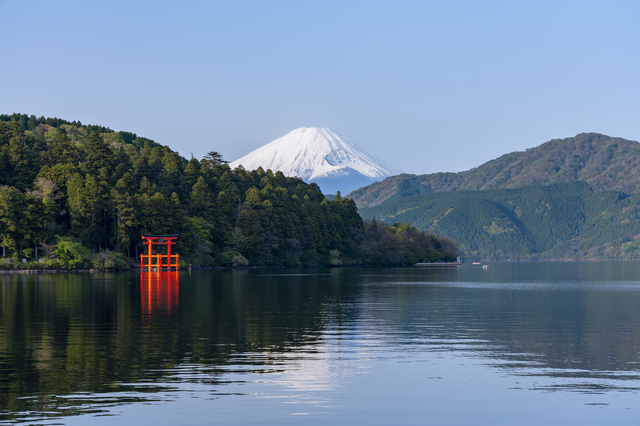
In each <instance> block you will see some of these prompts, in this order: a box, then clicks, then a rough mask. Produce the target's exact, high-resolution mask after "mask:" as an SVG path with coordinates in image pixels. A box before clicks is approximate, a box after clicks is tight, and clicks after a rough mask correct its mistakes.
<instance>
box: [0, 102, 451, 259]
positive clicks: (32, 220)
mask: <svg viewBox="0 0 640 426" xmlns="http://www.w3.org/2000/svg"><path fill="white" fill-rule="evenodd" d="M145 233H150V234H174V233H177V234H180V237H179V239H178V245H177V251H178V252H179V253H180V255H181V263H182V264H183V265H185V264H188V263H192V264H193V265H194V266H216V265H223V266H246V265H256V266H260V265H284V266H297V265H329V264H331V265H340V264H387V265H390V264H403V263H412V262H417V261H423V260H424V261H435V260H453V259H455V256H456V255H457V248H456V247H455V246H454V245H453V244H452V243H451V242H450V241H449V240H447V239H445V238H438V237H436V236H434V235H430V234H425V233H422V232H419V231H418V230H417V229H416V228H414V227H411V226H408V225H400V224H397V225H394V226H391V225H387V224H377V223H363V221H362V218H361V217H360V216H359V215H358V212H357V209H356V205H355V203H354V202H353V201H352V200H350V199H345V198H342V197H340V196H339V195H338V196H336V197H335V198H334V199H333V200H331V201H329V200H328V199H326V198H325V197H324V195H323V194H322V193H321V192H320V190H319V188H318V186H317V185H315V184H306V183H305V182H303V181H302V180H300V179H297V178H288V177H286V176H284V175H283V174H282V173H279V172H278V173H272V172H271V171H269V170H267V171H264V170H262V169H258V170H254V171H247V170H244V169H243V168H242V167H238V168H236V169H234V170H232V169H231V168H230V167H229V165H228V164H227V162H226V161H224V160H223V159H222V156H221V155H220V154H218V153H217V152H215V151H211V152H210V153H209V154H208V155H206V156H205V157H204V158H203V159H201V160H197V159H195V158H191V159H189V160H187V159H185V158H183V157H181V156H180V155H178V153H176V152H174V151H172V150H171V149H170V148H169V147H167V146H162V145H159V144H157V143H155V142H153V141H151V140H149V139H146V138H141V137H138V136H137V135H136V134H134V133H128V132H114V131H112V130H111V129H108V128H106V127H102V126H86V125H83V124H82V123H79V122H68V121H65V120H61V119H57V118H53V119H51V118H44V117H41V118H36V117H34V116H27V115H21V114H13V115H2V116H0V246H1V247H2V248H1V250H2V255H3V256H5V255H6V257H7V258H6V259H5V260H10V262H9V263H8V264H7V263H6V262H2V263H1V264H0V267H15V266H16V264H19V263H18V260H19V259H20V258H27V259H34V258H37V257H43V258H44V260H45V262H43V263H44V265H42V264H41V265H38V263H37V262H36V264H35V266H45V267H52V268H55V267H70V268H73V267H76V268H86V267H94V268H96V267H97V268H104V267H126V266H128V264H130V263H131V262H136V261H137V260H136V259H137V258H138V254H139V253H140V252H141V250H142V240H141V239H140V235H141V234H145ZM38 252H39V253H38ZM11 259H12V260H11ZM11 262H13V263H11ZM11 265H13V266H11Z"/></svg>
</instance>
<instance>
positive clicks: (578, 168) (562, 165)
mask: <svg viewBox="0 0 640 426" xmlns="http://www.w3.org/2000/svg"><path fill="white" fill-rule="evenodd" d="M574 181H584V182H586V183H587V184H588V185H589V187H590V188H591V189H593V190H594V191H602V190H614V191H620V192H622V193H624V194H637V193H640V143H638V142H634V141H629V140H626V139H622V138H614V137H610V136H605V135H601V134H598V133H581V134H579V135H577V136H575V137H572V138H565V139H552V140H550V141H548V142H546V143H543V144H542V145H540V146H537V147H535V148H530V149H528V150H526V151H524V152H512V153H510V154H506V155H503V156H502V157H499V158H496V159H495V160H491V161H488V162H486V163H484V164H482V165H481V166H478V167H476V168H473V169H471V170H467V171H464V172H459V173H432V174H425V175H410V174H403V175H399V176H393V177H390V178H387V179H385V180H384V181H382V182H378V183H374V184H372V185H369V186H367V187H364V188H360V189H358V190H356V191H353V192H352V193H350V194H349V195H348V197H350V198H353V199H354V200H355V202H356V204H357V205H358V207H361V208H362V207H374V206H378V205H380V204H382V203H383V202H385V201H387V200H394V199H401V198H404V197H408V196H411V195H416V194H423V193H429V192H446V191H455V190H461V189H469V190H484V189H498V188H520V187H524V186H527V185H532V184H543V185H550V184H555V183H562V182H574Z"/></svg>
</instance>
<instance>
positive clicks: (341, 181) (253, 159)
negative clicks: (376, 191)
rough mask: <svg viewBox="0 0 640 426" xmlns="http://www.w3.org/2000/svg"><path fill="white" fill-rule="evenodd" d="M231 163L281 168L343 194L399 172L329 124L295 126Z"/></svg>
mask: <svg viewBox="0 0 640 426" xmlns="http://www.w3.org/2000/svg"><path fill="white" fill-rule="evenodd" d="M230 165H231V168H236V167H237V166H239V165H242V166H243V167H244V168H245V169H247V170H255V169H257V168H258V167H262V168H263V169H264V170H268V169H270V170H271V171H273V172H276V171H281V172H282V173H284V175H285V176H297V177H300V178H302V179H303V180H305V181H306V182H315V183H317V184H318V185H319V186H320V188H321V189H322V191H323V192H324V193H325V194H335V193H336V191H341V192H342V193H343V194H345V193H347V192H350V191H353V190H354V189H357V188H360V187H362V186H365V185H369V184H371V183H373V182H377V181H380V180H382V179H384V178H386V177H389V176H393V175H396V174H399V173H402V171H401V170H399V169H397V168H395V167H393V166H392V165H390V164H388V163H386V162H385V161H382V160H380V159H378V158H376V157H375V156H373V155H371V154H369V153H368V152H366V151H365V150H363V149H362V148H360V147H358V146H357V145H355V144H354V143H352V142H350V141H349V140H348V139H346V138H344V137H342V136H340V135H338V134H336V133H335V132H333V131H332V130H330V129H329V128H324V129H321V128H316V127H302V128H299V129H295V130H293V131H291V132H289V133H287V134H286V135H284V136H283V137H281V138H278V139H276V140H275V141H273V142H271V143H268V144H267V145H264V146H262V147H260V148H258V149H256V150H255V151H252V152H250V153H249V154H247V155H245V156H244V157H242V158H240V159H238V160H236V161H233V162H232V163H231V164H230Z"/></svg>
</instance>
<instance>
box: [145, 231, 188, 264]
mask: <svg viewBox="0 0 640 426" xmlns="http://www.w3.org/2000/svg"><path fill="white" fill-rule="evenodd" d="M177 238H178V234H170V235H142V239H143V240H145V242H144V243H145V244H146V245H147V247H148V249H147V254H141V255H140V269H141V270H143V271H144V268H145V267H146V268H147V270H148V271H151V268H156V270H158V271H160V270H162V268H168V269H169V270H171V268H176V271H177V270H178V267H179V266H180V255H179V254H174V255H172V254H171V246H172V245H175V243H176V239H177ZM160 244H164V245H166V246H167V254H153V246H154V245H160ZM145 259H147V262H146V263H145ZM154 259H155V260H156V261H155V263H154V262H153V260H154ZM174 259H175V263H174V262H173V260H174Z"/></svg>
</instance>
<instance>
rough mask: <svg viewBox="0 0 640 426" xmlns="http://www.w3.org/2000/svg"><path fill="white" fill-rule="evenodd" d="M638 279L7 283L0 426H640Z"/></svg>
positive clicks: (631, 266) (602, 272) (73, 279)
mask: <svg viewBox="0 0 640 426" xmlns="http://www.w3.org/2000/svg"><path fill="white" fill-rule="evenodd" d="M639 362H640V263H633V262H549V263H542V262H539V263H537V262H531V263H515V262H504V263H491V264H489V265H488V268H487V269H486V270H484V269H482V268H481V267H479V266H472V265H464V266H462V267H458V268H456V267H453V268H440V269H437V268H433V269H432V268H419V267H412V268H333V269H250V270H216V271H192V272H187V271H184V272H179V273H177V272H173V273H169V272H163V273H144V274H140V273H134V272H131V273H128V272H127V273H94V274H31V275H0V424H14V423H21V422H24V423H26V424H70V425H76V424H78V425H80V424H91V425H94V424H95V425H102V424H118V425H123V424H124V425H128V424H132V425H133V424H141V423H143V422H148V423H149V424H153V425H154V426H156V425H175V424H190V425H200V424H201V425H209V424H225V425H236V424H237V425H246V424H292V425H293V424H317V425H325V424H330V423H334V424H374V425H375V424H380V425H388V424H406V425H414V424H421V425H422V424H434V425H469V424H473V425H540V424H543V423H545V424H558V425H566V424H580V425H589V424H597V425H601V424H616V425H620V424H637V423H638V422H639V421H640V408H639V407H638V405H636V404H637V401H638V392H639V388H640V364H639Z"/></svg>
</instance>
